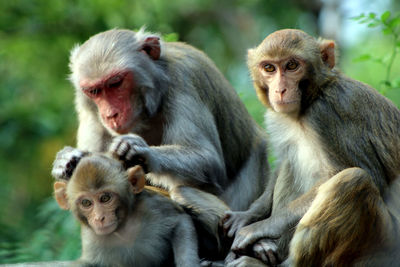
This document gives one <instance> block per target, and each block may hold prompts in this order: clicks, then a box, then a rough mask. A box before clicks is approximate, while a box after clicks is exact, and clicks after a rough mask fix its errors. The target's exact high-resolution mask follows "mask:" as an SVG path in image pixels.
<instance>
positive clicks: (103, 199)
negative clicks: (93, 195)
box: [100, 193, 111, 203]
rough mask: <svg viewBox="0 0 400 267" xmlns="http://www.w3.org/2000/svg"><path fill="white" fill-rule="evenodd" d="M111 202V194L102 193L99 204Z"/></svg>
mask: <svg viewBox="0 0 400 267" xmlns="http://www.w3.org/2000/svg"><path fill="white" fill-rule="evenodd" d="M110 200H111V194H110V193H104V194H103V195H101V197H100V202H101V203H107V202H109V201H110Z"/></svg>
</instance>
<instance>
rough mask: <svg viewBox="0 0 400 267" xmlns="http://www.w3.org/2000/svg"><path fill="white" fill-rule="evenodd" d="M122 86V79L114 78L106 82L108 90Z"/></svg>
mask: <svg viewBox="0 0 400 267" xmlns="http://www.w3.org/2000/svg"><path fill="white" fill-rule="evenodd" d="M121 84H122V77H120V76H114V77H112V78H111V79H109V80H108V81H107V87H108V88H118V87H119V86H120V85H121Z"/></svg>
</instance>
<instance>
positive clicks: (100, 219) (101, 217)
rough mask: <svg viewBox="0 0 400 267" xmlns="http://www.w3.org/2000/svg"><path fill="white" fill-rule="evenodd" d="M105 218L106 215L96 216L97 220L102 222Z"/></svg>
mask: <svg viewBox="0 0 400 267" xmlns="http://www.w3.org/2000/svg"><path fill="white" fill-rule="evenodd" d="M105 219H106V217H105V216H98V217H96V218H95V220H96V221H98V222H101V223H103V222H104V220H105Z"/></svg>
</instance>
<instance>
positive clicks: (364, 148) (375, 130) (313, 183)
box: [232, 30, 400, 267]
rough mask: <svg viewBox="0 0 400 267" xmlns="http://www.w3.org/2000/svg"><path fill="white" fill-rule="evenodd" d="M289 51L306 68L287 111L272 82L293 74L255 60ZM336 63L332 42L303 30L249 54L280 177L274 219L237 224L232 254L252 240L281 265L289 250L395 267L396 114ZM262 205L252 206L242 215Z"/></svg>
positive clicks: (292, 258) (398, 196)
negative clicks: (276, 97) (294, 102)
mask: <svg viewBox="0 0 400 267" xmlns="http://www.w3.org/2000/svg"><path fill="white" fill-rule="evenodd" d="M281 57H284V58H283V59H281ZM291 57H293V58H297V57H298V58H299V62H300V65H299V70H301V71H304V68H305V69H306V70H307V72H306V74H305V76H304V78H303V79H301V80H300V82H299V83H298V87H297V88H288V90H297V93H299V94H301V101H300V102H299V103H298V106H297V110H294V111H293V109H291V112H290V113H285V109H281V110H283V111H281V110H280V109H277V108H276V106H277V105H278V106H279V105H280V103H279V102H276V100H274V99H273V98H272V100H271V98H270V96H271V94H274V93H275V92H276V91H277V89H279V88H272V87H271V86H270V85H271V84H270V80H271V77H274V79H280V80H279V81H278V82H276V83H274V84H278V85H279V86H280V85H281V84H283V86H284V85H285V84H287V83H285V79H291V78H290V77H291V75H292V76H293V74H292V72H293V73H295V72H296V71H298V70H295V71H282V74H281V72H279V74H280V75H281V76H279V77H278V75H277V74H276V73H275V72H268V70H264V69H263V68H260V66H263V64H266V63H265V62H267V64H278V63H275V62H279V60H281V61H284V60H287V58H291ZM269 62H272V63H269ZM284 62H286V61H284ZM335 62H336V58H335V44H334V42H333V41H327V40H322V39H319V40H316V39H314V38H312V37H311V36H309V35H307V34H306V33H304V32H302V31H299V30H281V31H278V32H275V33H273V34H271V35H270V36H268V37H267V38H266V39H265V40H264V41H263V42H262V43H261V44H260V45H259V46H258V47H257V48H255V49H252V50H250V51H249V57H248V65H249V68H250V71H251V74H252V77H253V81H254V85H255V88H256V90H257V94H258V96H259V97H260V100H261V101H262V102H263V103H264V104H265V105H266V106H267V108H268V110H267V114H266V124H267V130H268V132H269V134H270V140H271V144H272V146H273V148H274V150H275V152H276V156H277V176H278V177H277V181H276V186H275V189H274V199H273V207H272V214H271V216H270V217H269V218H267V219H265V220H263V221H259V222H256V223H254V224H251V225H249V226H246V227H244V228H243V229H242V230H240V231H239V233H238V234H237V235H236V237H235V241H234V244H233V246H232V249H233V251H234V252H243V251H246V249H247V251H248V249H249V248H251V247H252V246H253V245H254V244H255V245H256V248H257V251H255V252H256V256H258V257H260V258H261V259H263V257H264V256H265V257H264V258H269V260H271V257H269V256H268V253H274V258H278V259H279V261H282V260H284V259H285V258H286V257H287V256H288V254H289V258H288V260H287V261H285V264H289V265H290V266H304V267H308V266H398V262H399V258H400V241H399V240H400V235H399V234H400V215H399V214H400V208H399V203H400V186H399V183H400V182H399V175H400V134H399V133H400V111H399V109H397V108H396V107H395V105H393V103H391V102H390V101H389V100H388V99H386V98H385V97H383V96H382V95H380V94H379V93H377V92H376V91H375V90H374V89H373V88H371V87H369V86H367V85H365V84H362V83H360V82H358V81H355V80H353V79H350V78H348V77H346V76H344V75H342V74H341V73H340V72H338V71H337V70H336V69H335V68H334V65H335ZM263 71H264V72H263ZM265 72H267V73H265ZM279 90H281V89H279ZM286 95H288V96H290V94H289V93H288V94H286V93H285V94H283V99H285V96H286ZM272 96H273V95H272ZM270 101H275V102H274V103H270ZM277 103H278V104H277ZM283 105H286V104H285V103H284V104H283ZM262 209H263V205H262V203H261V202H257V204H256V205H254V206H253V207H252V210H249V212H248V213H249V215H248V216H253V215H254V214H262V213H261V212H260V211H259V210H262ZM260 219H263V218H260ZM297 224H298V225H297ZM296 225H297V227H296ZM293 229H296V231H295V233H294V236H293V239H292V241H291V243H290V249H289V245H288V243H289V241H290V240H291V238H292V235H293ZM257 242H259V243H258V244H264V247H265V249H264V251H263V250H262V249H263V248H262V246H259V245H258V244H257ZM268 242H269V243H271V244H272V245H265V244H268ZM260 248H261V251H260ZM271 251H272V252H271Z"/></svg>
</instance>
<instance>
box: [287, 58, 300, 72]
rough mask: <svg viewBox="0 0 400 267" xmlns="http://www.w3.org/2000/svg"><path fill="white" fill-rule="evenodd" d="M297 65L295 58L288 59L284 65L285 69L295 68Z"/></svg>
mask: <svg viewBox="0 0 400 267" xmlns="http://www.w3.org/2000/svg"><path fill="white" fill-rule="evenodd" d="M298 66H299V63H298V62H297V61H296V60H290V61H289V62H288V64H287V65H286V69H287V70H295V69H297V67H298Z"/></svg>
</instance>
